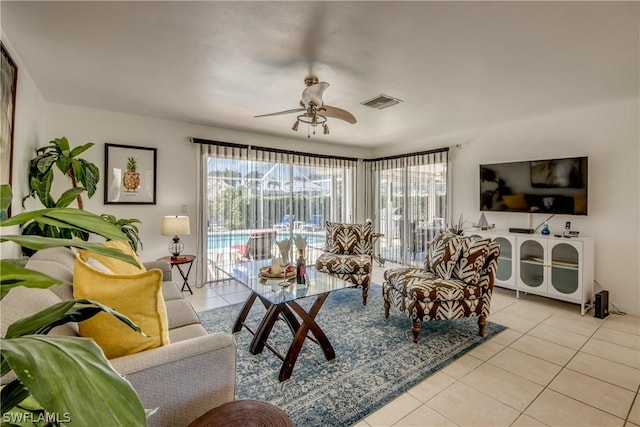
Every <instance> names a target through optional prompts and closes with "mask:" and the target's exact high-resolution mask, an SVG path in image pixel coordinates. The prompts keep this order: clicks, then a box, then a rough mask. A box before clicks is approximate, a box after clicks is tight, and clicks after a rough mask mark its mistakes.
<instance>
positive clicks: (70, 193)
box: [56, 187, 85, 208]
mask: <svg viewBox="0 0 640 427" xmlns="http://www.w3.org/2000/svg"><path fill="white" fill-rule="evenodd" d="M84 191H85V188H84V187H76V188H70V189H68V190H67V191H65V192H64V193H62V195H61V196H60V198H59V199H58V203H56V207H58V208H66V207H68V206H69V205H70V204H71V203H73V202H74V201H75V200H76V197H78V195H79V194H82V193H83V192H84Z"/></svg>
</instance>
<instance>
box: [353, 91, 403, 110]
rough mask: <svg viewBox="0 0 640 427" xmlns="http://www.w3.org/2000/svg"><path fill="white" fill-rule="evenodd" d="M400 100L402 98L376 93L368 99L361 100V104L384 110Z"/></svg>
mask: <svg viewBox="0 0 640 427" xmlns="http://www.w3.org/2000/svg"><path fill="white" fill-rule="evenodd" d="M401 102H402V100H401V99H398V98H393V97H391V96H388V95H378V96H376V97H375V98H371V99H370V100H368V101H364V102H361V104H362V105H366V106H367V107H371V108H376V109H378V110H384V109H385V108H389V107H393V106H394V105H398V104H399V103H401Z"/></svg>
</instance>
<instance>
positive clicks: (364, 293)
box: [362, 285, 369, 305]
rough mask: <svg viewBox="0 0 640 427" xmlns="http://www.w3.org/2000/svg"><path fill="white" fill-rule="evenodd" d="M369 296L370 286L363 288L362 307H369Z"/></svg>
mask: <svg viewBox="0 0 640 427" xmlns="http://www.w3.org/2000/svg"><path fill="white" fill-rule="evenodd" d="M368 296H369V285H364V286H362V305H367V297H368Z"/></svg>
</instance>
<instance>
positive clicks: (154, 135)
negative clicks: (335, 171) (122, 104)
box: [25, 104, 369, 261]
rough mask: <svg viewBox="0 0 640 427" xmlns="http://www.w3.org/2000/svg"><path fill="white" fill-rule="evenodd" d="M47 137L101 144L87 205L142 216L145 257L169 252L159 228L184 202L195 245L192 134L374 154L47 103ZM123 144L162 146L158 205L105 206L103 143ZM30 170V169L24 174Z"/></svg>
mask: <svg viewBox="0 0 640 427" xmlns="http://www.w3.org/2000/svg"><path fill="white" fill-rule="evenodd" d="M46 117H47V126H46V137H45V138H42V139H41V141H40V144H41V145H44V144H45V143H46V142H48V141H49V140H50V139H53V138H55V137H60V136H66V137H67V138H68V139H69V142H70V143H71V145H72V146H77V145H81V144H84V143H86V142H94V143H95V144H96V145H95V146H94V147H92V148H91V149H90V150H88V151H86V152H85V153H83V156H82V157H83V158H85V159H87V160H89V161H91V162H93V163H95V164H96V165H97V166H98V167H99V168H100V171H101V177H100V178H101V181H100V183H99V186H98V190H97V191H96V194H95V195H94V196H93V197H92V198H91V199H87V197H86V196H84V202H85V209H86V210H88V211H90V212H94V213H110V214H113V215H115V216H116V217H118V218H138V219H140V220H141V221H142V224H139V225H138V226H139V228H140V236H141V239H142V242H143V245H144V247H143V250H142V251H141V252H140V257H141V259H142V260H143V261H148V260H153V259H156V258H158V257H161V256H165V255H168V250H167V245H168V243H169V241H170V240H171V239H170V237H167V236H162V235H161V234H160V228H161V223H162V217H163V216H164V215H183V214H184V213H183V212H182V206H183V205H185V206H186V207H187V212H186V214H187V215H189V217H190V220H191V227H192V234H191V235H190V236H187V237H184V238H182V240H183V241H184V244H185V252H186V253H194V251H195V249H196V237H195V225H194V224H195V220H196V180H197V173H196V164H197V159H198V154H197V153H198V148H199V146H198V145H197V144H193V143H192V142H189V141H188V139H187V138H188V137H196V138H204V139H211V140H217V141H225V142H235V143H242V144H250V145H256V146H263V147H272V148H281V149H286V150H295V151H302V152H309V153H318V154H329V155H336V153H337V152H339V155H341V156H348V157H363V156H365V157H366V156H369V151H368V150H364V149H357V148H345V147H336V146H331V145H329V144H326V143H323V144H318V143H317V140H312V141H309V142H307V141H300V140H292V139H285V138H277V137H269V136H262V135H257V134H252V133H246V132H239V131H233V130H227V129H219V128H211V127H205V126H197V125H192V124H188V123H183V122H175V121H169V120H162V119H155V118H150V117H143V116H136V115H130V114H123V113H117V112H112V111H103V110H95V109H89V108H83V107H74V106H67V105H59V104H48V106H47V112H46ZM105 143H111V144H123V145H132V146H140V147H153V148H157V149H158V151H157V156H158V159H157V180H158V182H157V196H156V205H114V204H106V205H105V204H104V182H103V181H104V144H105ZM25 173H26V172H25ZM55 183H57V184H58V185H56V186H54V194H55V197H58V196H59V194H60V193H61V192H62V190H63V189H67V188H69V183H67V182H64V180H63V178H62V176H57V177H56V179H55V182H54V184H55Z"/></svg>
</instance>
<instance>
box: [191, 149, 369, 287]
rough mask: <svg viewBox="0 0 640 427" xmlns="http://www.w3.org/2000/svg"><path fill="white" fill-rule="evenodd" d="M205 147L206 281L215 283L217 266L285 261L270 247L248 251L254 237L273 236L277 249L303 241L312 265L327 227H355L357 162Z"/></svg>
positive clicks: (296, 154)
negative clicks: (247, 259) (295, 239)
mask: <svg viewBox="0 0 640 427" xmlns="http://www.w3.org/2000/svg"><path fill="white" fill-rule="evenodd" d="M201 147H202V149H201V153H202V156H203V164H204V165H205V170H204V171H203V172H205V173H206V179H204V178H203V181H205V182H206V185H204V188H203V194H204V200H205V204H204V206H203V212H204V215H203V217H204V218H206V229H205V230H203V234H204V236H203V239H202V245H201V246H202V253H201V257H203V258H202V259H207V260H208V264H209V268H208V269H207V275H208V277H207V278H206V281H212V280H215V278H216V277H215V274H216V272H215V268H214V266H215V264H216V263H230V262H235V261H237V260H238V259H241V258H243V257H247V256H248V257H250V258H254V257H256V256H257V257H262V258H268V257H278V256H280V254H279V252H278V250H277V246H276V245H275V244H274V243H272V242H271V241H269V242H267V244H268V245H270V246H271V250H270V251H268V250H260V251H258V252H259V253H250V251H247V244H248V242H249V239H250V238H251V237H252V236H254V237H255V236H261V235H264V234H265V233H266V232H268V231H269V232H271V231H275V233H276V237H275V240H277V241H281V240H284V239H286V238H289V237H291V236H295V235H298V234H300V235H303V236H304V237H305V238H306V239H307V258H308V261H307V262H309V263H314V262H315V259H316V257H317V256H318V255H319V254H320V253H321V252H322V249H323V247H324V240H325V227H324V223H325V221H337V222H351V221H353V220H354V217H353V216H354V213H353V210H354V207H355V202H354V194H355V187H354V186H355V178H354V177H355V167H356V161H355V160H351V159H340V158H326V157H319V156H312V155H308V156H307V155H304V154H299V153H288V152H282V151H275V150H268V149H259V148H253V147H248V146H231V145H204V144H203V145H202V146H201ZM203 228H205V227H203ZM272 240H273V239H272Z"/></svg>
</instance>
